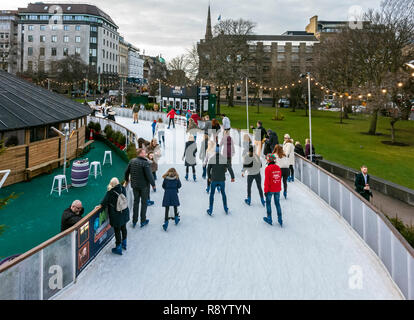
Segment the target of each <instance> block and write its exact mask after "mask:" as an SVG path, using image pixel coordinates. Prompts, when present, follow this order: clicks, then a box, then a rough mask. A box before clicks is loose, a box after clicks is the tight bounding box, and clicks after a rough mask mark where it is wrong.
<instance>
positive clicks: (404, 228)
mask: <svg viewBox="0 0 414 320" xmlns="http://www.w3.org/2000/svg"><path fill="white" fill-rule="evenodd" d="M387 218H388V219H389V220H390V221H391V223H392V224H393V226H394V227H395V229H397V230H398V232H399V233H401V235H402V236H403V237H404V238H405V240H407V242H408V243H409V244H410V245H411V246H412V247H413V248H414V226H413V225H410V226H409V225H407V224H404V222H403V221H402V220H401V219H400V218H398V216H396V217H395V218H390V217H388V216H387Z"/></svg>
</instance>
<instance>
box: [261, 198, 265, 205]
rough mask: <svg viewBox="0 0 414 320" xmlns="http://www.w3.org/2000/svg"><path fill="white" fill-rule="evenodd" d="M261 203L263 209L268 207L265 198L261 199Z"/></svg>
mask: <svg viewBox="0 0 414 320" xmlns="http://www.w3.org/2000/svg"><path fill="white" fill-rule="evenodd" d="M260 201H261V202H262V205H263V207H266V201H265V199H264V198H260Z"/></svg>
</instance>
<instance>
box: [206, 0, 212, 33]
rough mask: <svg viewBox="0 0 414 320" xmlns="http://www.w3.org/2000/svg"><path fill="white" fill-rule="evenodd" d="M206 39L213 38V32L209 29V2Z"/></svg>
mask: <svg viewBox="0 0 414 320" xmlns="http://www.w3.org/2000/svg"><path fill="white" fill-rule="evenodd" d="M205 39H206V40H211V39H213V33H212V31H211V14H210V4H209V5H208V16H207V28H206V36H205Z"/></svg>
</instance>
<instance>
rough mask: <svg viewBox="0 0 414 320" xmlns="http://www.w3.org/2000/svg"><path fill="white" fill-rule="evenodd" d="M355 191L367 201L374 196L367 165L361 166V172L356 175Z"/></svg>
mask: <svg viewBox="0 0 414 320" xmlns="http://www.w3.org/2000/svg"><path fill="white" fill-rule="evenodd" d="M355 191H356V192H358V193H359V194H360V195H361V196H362V197H364V198H365V199H366V200H367V201H369V200H370V198H371V197H372V192H371V187H370V186H369V174H368V168H367V166H362V167H361V172H359V173H358V174H356V175H355Z"/></svg>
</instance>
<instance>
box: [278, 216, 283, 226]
mask: <svg viewBox="0 0 414 320" xmlns="http://www.w3.org/2000/svg"><path fill="white" fill-rule="evenodd" d="M277 221H278V222H279V224H280V226H281V227H283V221H282V216H277Z"/></svg>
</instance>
